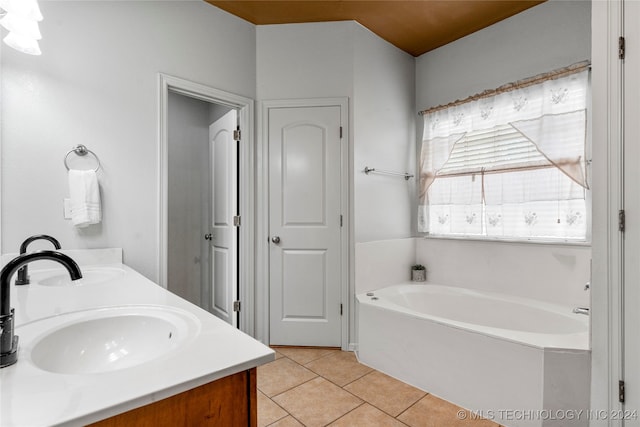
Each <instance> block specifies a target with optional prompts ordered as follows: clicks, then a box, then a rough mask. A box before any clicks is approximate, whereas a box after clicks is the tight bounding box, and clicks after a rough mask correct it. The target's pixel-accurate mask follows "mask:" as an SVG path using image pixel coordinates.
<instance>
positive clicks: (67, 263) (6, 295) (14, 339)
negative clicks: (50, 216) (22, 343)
mask: <svg viewBox="0 0 640 427" xmlns="http://www.w3.org/2000/svg"><path fill="white" fill-rule="evenodd" d="M40 259H46V260H50V261H56V262H59V263H60V264H62V266H63V267H64V268H66V269H67V271H68V272H69V275H70V276H71V280H78V279H81V278H82V272H81V271H80V267H78V264H76V262H75V261H74V260H72V259H71V258H70V257H68V256H67V255H65V254H61V253H60V252H56V251H37V252H31V253H28V254H22V255H18V256H17V257H15V258H14V259H12V260H11V261H9V262H8V263H7V265H5V266H4V268H3V269H2V271H0V368H4V367H6V366H9V365H13V364H14V363H16V362H17V361H18V336H17V335H14V334H13V330H14V325H13V316H14V309H13V308H11V301H10V295H11V291H10V289H9V288H10V285H11V277H12V276H13V274H14V273H15V272H16V270H18V269H19V268H20V267H22V266H25V265H27V264H28V263H30V262H31V261H36V260H40Z"/></svg>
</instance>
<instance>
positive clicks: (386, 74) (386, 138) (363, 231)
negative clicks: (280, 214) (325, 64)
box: [352, 24, 417, 242]
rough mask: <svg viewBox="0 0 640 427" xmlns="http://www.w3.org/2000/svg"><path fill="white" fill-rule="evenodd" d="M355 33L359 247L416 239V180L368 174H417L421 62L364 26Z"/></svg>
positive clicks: (355, 161)
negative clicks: (417, 81)
mask: <svg viewBox="0 0 640 427" xmlns="http://www.w3.org/2000/svg"><path fill="white" fill-rule="evenodd" d="M353 29H354V43H355V45H354V58H353V64H354V80H353V102H352V107H353V135H354V147H353V168H354V173H353V179H354V186H353V188H354V194H353V198H354V217H355V221H354V224H355V241H356V242H369V241H374V240H383V239H397V238H406V237H411V236H413V235H414V231H413V230H414V227H412V225H413V221H412V218H414V217H415V212H416V209H415V182H416V180H415V178H414V179H411V180H408V181H407V180H404V179H403V178H401V177H391V176H385V175H377V174H369V175H366V174H365V173H364V171H363V170H364V168H365V166H368V167H375V168H378V169H384V170H391V171H398V172H409V173H411V174H415V164H416V160H415V148H414V143H413V141H414V140H415V132H414V131H413V130H414V128H415V121H416V117H417V115H416V112H415V111H414V105H415V87H414V85H413V81H414V79H415V60H414V58H413V57H412V56H410V55H408V54H407V53H405V52H403V51H401V50H399V49H397V48H396V47H395V46H393V45H391V44H389V43H387V42H385V41H384V40H382V39H380V38H379V37H378V36H376V35H375V34H373V33H371V32H370V31H369V30H367V29H366V28H364V27H362V26H361V25H359V24H354V27H353Z"/></svg>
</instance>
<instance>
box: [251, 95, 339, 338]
mask: <svg viewBox="0 0 640 427" xmlns="http://www.w3.org/2000/svg"><path fill="white" fill-rule="evenodd" d="M260 104H261V108H260V112H259V115H258V129H260V138H259V139H258V144H257V148H256V152H257V153H256V154H257V162H256V163H257V164H256V166H257V172H256V176H257V177H258V178H259V180H258V182H257V185H256V194H257V195H258V197H257V198H256V200H257V208H258V213H259V215H258V217H257V218H258V220H257V222H256V235H257V236H258V240H257V241H256V250H257V258H256V273H257V275H256V294H255V298H256V299H255V301H256V306H255V307H256V320H257V322H256V335H255V336H256V338H257V339H258V340H260V341H262V342H263V343H264V344H267V345H268V343H269V328H270V324H269V144H268V142H269V110H270V109H273V108H295V107H335V106H338V107H340V121H341V125H342V143H341V147H340V153H341V161H340V174H341V182H342V185H341V189H340V204H341V211H342V215H343V219H344V221H343V226H342V233H341V236H340V250H341V252H342V254H341V257H340V261H341V263H340V282H341V283H340V298H341V301H342V307H343V311H342V319H341V322H342V327H341V334H342V336H341V343H342V346H341V347H342V349H343V350H348V349H349V318H350V299H349V288H350V286H349V271H350V262H351V261H350V260H351V257H350V246H349V242H350V236H351V226H350V223H351V207H350V203H349V194H350V192H349V189H350V186H351V184H350V174H349V172H350V169H349V164H350V162H349V159H350V146H351V144H350V133H349V99H348V98H346V97H339V98H338V97H336V98H304V99H280V100H266V101H262V102H261V103H260Z"/></svg>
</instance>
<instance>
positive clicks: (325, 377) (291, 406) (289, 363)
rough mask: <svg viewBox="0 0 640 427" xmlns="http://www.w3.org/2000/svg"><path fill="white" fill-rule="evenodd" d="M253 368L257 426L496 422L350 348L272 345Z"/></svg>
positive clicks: (418, 426) (487, 425) (434, 426)
mask: <svg viewBox="0 0 640 427" xmlns="http://www.w3.org/2000/svg"><path fill="white" fill-rule="evenodd" d="M274 350H276V360H274V361H273V362H271V363H268V364H266V365H263V366H260V367H259V368H258V427H267V426H269V427H300V426H306V427H322V426H331V427H378V426H380V427H385V426H389V427H407V426H409V427H499V426H498V424H496V423H494V422H491V421H488V420H471V419H466V420H461V419H459V417H458V416H457V414H458V411H459V410H460V408H459V407H458V406H456V405H453V404H451V403H449V402H447V401H444V400H442V399H439V398H437V397H435V396H432V395H430V394H427V393H425V392H423V391H422V390H418V389H417V388H414V387H412V386H410V385H407V384H405V383H403V382H401V381H398V380H396V379H394V378H391V377H389V376H387V375H385V374H383V373H381V372H378V371H376V370H373V369H371V368H369V367H367V366H364V365H362V364H360V363H358V361H357V360H356V357H355V355H354V354H353V353H350V352H343V351H340V350H334V349H323V348H298V347H278V348H274Z"/></svg>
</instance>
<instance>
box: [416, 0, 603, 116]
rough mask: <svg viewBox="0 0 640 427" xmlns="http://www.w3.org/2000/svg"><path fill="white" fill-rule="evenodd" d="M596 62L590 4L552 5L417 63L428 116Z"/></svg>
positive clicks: (557, 0) (553, 0)
mask: <svg viewBox="0 0 640 427" xmlns="http://www.w3.org/2000/svg"><path fill="white" fill-rule="evenodd" d="M590 58H591V2H590V1H585V0H579V1H567V0H550V1H548V2H546V3H543V4H540V5H538V6H535V7H533V8H531V9H528V10H525V11H524V12H522V13H519V14H517V15H515V16H512V17H511V18H508V19H505V20H504V21H500V22H498V23H496V24H494V25H492V26H490V27H487V28H485V29H483V30H480V31H477V32H475V33H473V34H471V35H469V36H466V37H464V38H462V39H459V40H457V41H454V42H453V43H449V44H448V45H445V46H443V47H441V48H439V49H435V50H433V51H431V52H428V53H425V54H424V55H422V56H420V57H418V58H417V61H416V97H417V99H416V100H417V106H418V108H419V109H420V110H424V109H426V108H429V107H434V106H436V105H441V104H447V103H449V102H451V101H455V100H457V99H463V98H466V97H467V96H470V95H474V94H476V93H480V92H482V91H483V90H485V89H495V88H497V87H499V86H502V85H503V84H505V83H509V82H514V81H517V80H520V79H523V78H526V77H531V76H534V75H536V74H540V73H544V72H547V71H551V70H554V69H557V68H561V67H565V66H567V65H570V64H573V63H575V62H579V61H584V60H586V59H590Z"/></svg>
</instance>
